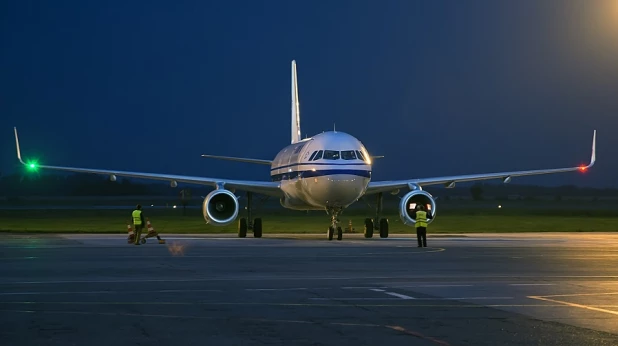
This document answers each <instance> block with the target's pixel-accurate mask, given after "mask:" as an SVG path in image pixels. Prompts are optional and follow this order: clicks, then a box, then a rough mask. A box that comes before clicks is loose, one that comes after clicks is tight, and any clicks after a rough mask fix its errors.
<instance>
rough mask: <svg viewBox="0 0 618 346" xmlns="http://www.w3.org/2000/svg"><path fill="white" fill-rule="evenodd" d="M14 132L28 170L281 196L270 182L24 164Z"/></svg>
mask: <svg viewBox="0 0 618 346" xmlns="http://www.w3.org/2000/svg"><path fill="white" fill-rule="evenodd" d="M14 130H15V145H16V146H17V158H18V159H19V162H21V163H22V164H23V165H25V166H26V167H27V168H30V169H38V168H43V169H52V170H60V171H68V172H76V173H93V174H101V175H109V176H110V177H111V178H112V179H115V178H116V176H121V177H131V178H140V179H151V180H166V181H169V182H171V184H172V186H175V184H176V183H190V184H198V185H209V186H213V187H215V188H226V189H238V190H242V191H249V192H255V193H260V194H264V195H268V196H275V197H280V196H281V195H282V192H281V189H280V188H279V187H280V185H279V183H278V182H270V181H250V180H230V179H217V178H205V177H191V176H186V175H173V174H157V173H142V172H127V171H116V170H106V169H93V168H75V167H59V166H47V165H39V164H37V163H26V162H24V161H23V160H22V158H21V150H20V148H19V138H18V137H17V128H14Z"/></svg>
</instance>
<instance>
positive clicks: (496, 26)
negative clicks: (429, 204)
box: [0, 0, 618, 187]
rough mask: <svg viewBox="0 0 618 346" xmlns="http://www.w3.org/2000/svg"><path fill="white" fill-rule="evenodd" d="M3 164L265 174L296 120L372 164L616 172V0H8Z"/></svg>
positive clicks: (400, 173) (438, 169)
mask: <svg viewBox="0 0 618 346" xmlns="http://www.w3.org/2000/svg"><path fill="white" fill-rule="evenodd" d="M0 25H1V29H0V35H1V36H0V42H1V44H2V45H1V47H2V53H1V54H0V73H1V78H0V130H1V131H0V133H1V134H2V135H1V136H0V139H1V143H0V149H1V150H0V172H2V173H3V174H8V173H11V172H14V171H16V170H17V169H18V168H19V165H18V164H17V160H16V158H15V144H14V139H13V126H17V127H18V129H19V132H20V140H21V143H22V150H23V152H24V153H23V154H24V156H27V157H37V158H39V159H40V161H41V163H45V164H50V165H70V166H77V167H91V168H108V169H120V170H134V171H146V172H156V173H177V174H190V175H201V176H208V177H228V178H246V179H260V180H261V179H263V180H269V177H268V167H266V166H255V165H250V164H241V163H234V162H225V161H218V160H210V159H204V158H201V157H200V154H202V153H209V154H218V155H230V156H244V157H254V158H262V159H272V158H273V157H274V155H275V154H276V153H277V151H278V150H279V149H280V148H282V147H283V146H285V145H287V144H288V143H289V141H290V61H291V60H292V59H296V61H297V63H298V77H299V92H300V109H301V117H302V118H301V126H302V132H303V136H305V135H309V136H310V135H312V134H315V133H319V132H322V131H326V130H330V129H332V128H333V124H334V123H335V124H336V128H337V130H340V131H344V132H348V133H350V134H352V135H354V136H356V137H357V138H359V139H360V140H361V141H362V142H363V143H364V144H365V145H366V146H367V148H368V150H369V152H370V153H372V154H374V155H385V156H386V157H385V158H384V159H381V160H379V161H377V162H376V164H375V165H374V175H373V179H374V180H382V179H398V178H416V177H419V178H420V177H428V176H439V175H453V174H467V173H483V172H495V171H503V170H518V169H536V168H553V167H564V166H571V165H578V164H581V163H586V162H587V161H588V160H589V156H590V145H591V139H592V131H593V129H597V130H598V143H597V147H598V161H597V164H596V165H595V167H594V168H593V169H592V170H591V171H590V172H588V173H586V174H579V173H566V174H560V175H553V176H540V177H532V178H521V179H517V180H514V183H515V182H517V183H532V184H536V183H538V184H545V185H561V184H575V185H579V186H595V187H605V186H607V187H610V186H611V187H618V175H617V174H616V173H617V172H618V160H616V159H615V158H616V148H617V147H618V136H616V132H617V130H618V128H617V127H618V126H617V125H618V97H617V96H616V92H617V90H618V2H616V1H612V0H607V1H590V2H588V1H465V2H463V1H462V2H456V1H409V0H402V1H361V0H353V1H342V0H336V1H192V2H183V1H110V2H98V1H90V2H86V1H36V2H31V1H5V2H2V3H1V4H0Z"/></svg>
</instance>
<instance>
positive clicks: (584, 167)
mask: <svg viewBox="0 0 618 346" xmlns="http://www.w3.org/2000/svg"><path fill="white" fill-rule="evenodd" d="M587 169H588V167H586V166H579V170H580V171H582V172H585V171H586V170H587Z"/></svg>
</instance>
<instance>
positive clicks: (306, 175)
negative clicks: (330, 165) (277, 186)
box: [270, 169, 371, 181]
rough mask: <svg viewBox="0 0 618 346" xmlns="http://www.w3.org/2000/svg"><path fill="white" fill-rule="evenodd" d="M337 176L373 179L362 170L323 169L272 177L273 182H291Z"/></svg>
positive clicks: (368, 173) (369, 172)
mask: <svg viewBox="0 0 618 346" xmlns="http://www.w3.org/2000/svg"><path fill="white" fill-rule="evenodd" d="M335 174H344V175H355V176H359V177H364V178H371V171H367V170H360V169H322V170H315V171H314V170H304V171H294V172H286V173H280V174H273V175H271V176H270V177H271V179H272V181H281V180H291V179H297V178H299V176H300V178H313V177H322V176H325V175H335Z"/></svg>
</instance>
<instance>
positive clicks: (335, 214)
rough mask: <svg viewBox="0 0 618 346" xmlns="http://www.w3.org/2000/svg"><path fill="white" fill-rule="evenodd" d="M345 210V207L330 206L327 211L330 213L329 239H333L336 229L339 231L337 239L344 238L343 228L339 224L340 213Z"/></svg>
mask: <svg viewBox="0 0 618 346" xmlns="http://www.w3.org/2000/svg"><path fill="white" fill-rule="evenodd" d="M342 211H343V208H340V207H338V208H336V207H328V208H326V213H328V215H330V227H328V233H327V235H328V240H333V237H334V236H335V231H336V232H337V240H341V239H343V229H341V226H339V214H341V212H342Z"/></svg>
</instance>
